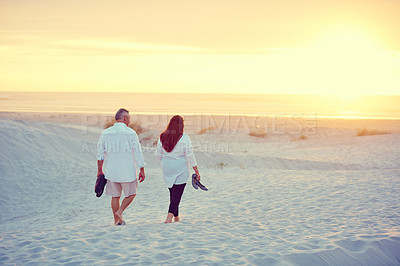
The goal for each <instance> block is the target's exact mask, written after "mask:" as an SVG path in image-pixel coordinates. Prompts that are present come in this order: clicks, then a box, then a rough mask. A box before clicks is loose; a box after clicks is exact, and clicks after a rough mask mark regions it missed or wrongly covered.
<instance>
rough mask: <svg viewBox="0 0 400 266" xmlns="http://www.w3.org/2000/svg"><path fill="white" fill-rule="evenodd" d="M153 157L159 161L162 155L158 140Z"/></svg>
mask: <svg viewBox="0 0 400 266" xmlns="http://www.w3.org/2000/svg"><path fill="white" fill-rule="evenodd" d="M155 155H156V158H157V159H158V160H159V161H161V159H162V155H163V151H162V144H161V141H160V139H158V142H157V148H156V153H155Z"/></svg>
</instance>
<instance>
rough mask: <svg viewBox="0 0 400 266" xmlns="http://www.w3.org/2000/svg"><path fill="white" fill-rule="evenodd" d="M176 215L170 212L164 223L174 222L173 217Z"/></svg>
mask: <svg viewBox="0 0 400 266" xmlns="http://www.w3.org/2000/svg"><path fill="white" fill-rule="evenodd" d="M173 217H174V214H173V213H168V214H167V218H166V219H165V222H164V223H166V224H170V223H172V218H173Z"/></svg>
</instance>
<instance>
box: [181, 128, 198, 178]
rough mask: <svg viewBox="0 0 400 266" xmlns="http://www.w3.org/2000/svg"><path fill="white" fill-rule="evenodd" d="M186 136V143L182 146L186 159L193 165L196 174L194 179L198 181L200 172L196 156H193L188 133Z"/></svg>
mask: <svg viewBox="0 0 400 266" xmlns="http://www.w3.org/2000/svg"><path fill="white" fill-rule="evenodd" d="M186 137H187V139H186V143H185V144H186V145H185V146H184V148H185V156H186V160H187V161H188V163H190V165H191V166H192V167H193V170H194V172H195V173H196V175H197V178H196V179H197V180H199V181H200V172H199V168H198V167H197V162H196V157H194V153H193V147H192V142H191V140H190V137H189V136H188V135H186Z"/></svg>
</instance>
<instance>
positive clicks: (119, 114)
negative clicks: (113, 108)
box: [115, 108, 129, 120]
mask: <svg viewBox="0 0 400 266" xmlns="http://www.w3.org/2000/svg"><path fill="white" fill-rule="evenodd" d="M126 115H129V111H128V110H126V109H124V108H121V109H119V110H118V111H117V113H116V114H115V120H121V119H123V118H124V116H126Z"/></svg>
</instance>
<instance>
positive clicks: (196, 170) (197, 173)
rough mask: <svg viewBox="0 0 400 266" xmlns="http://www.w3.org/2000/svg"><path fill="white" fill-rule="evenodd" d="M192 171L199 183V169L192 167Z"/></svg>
mask: <svg viewBox="0 0 400 266" xmlns="http://www.w3.org/2000/svg"><path fill="white" fill-rule="evenodd" d="M193 170H194V172H195V173H196V175H197V177H196V180H198V181H200V172H199V168H198V167H197V165H196V166H193Z"/></svg>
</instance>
